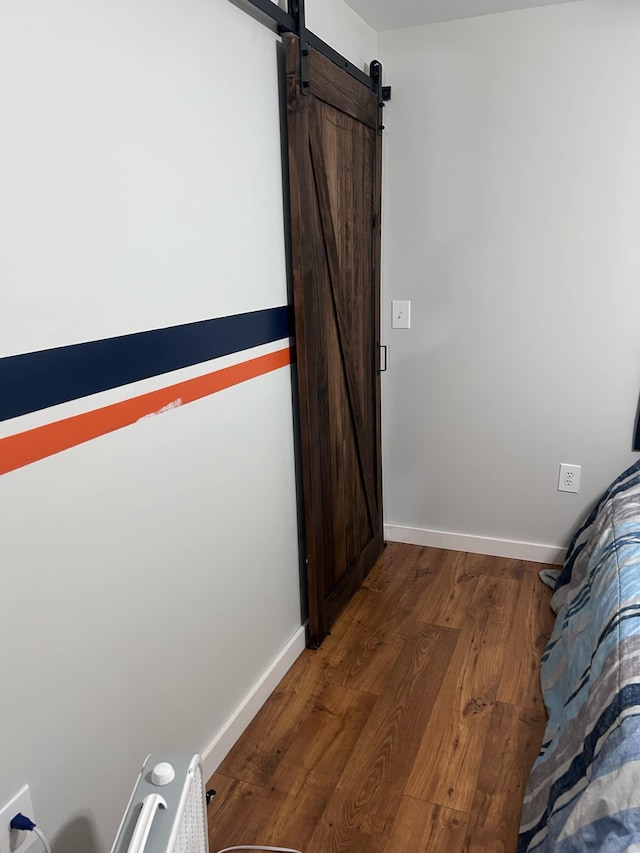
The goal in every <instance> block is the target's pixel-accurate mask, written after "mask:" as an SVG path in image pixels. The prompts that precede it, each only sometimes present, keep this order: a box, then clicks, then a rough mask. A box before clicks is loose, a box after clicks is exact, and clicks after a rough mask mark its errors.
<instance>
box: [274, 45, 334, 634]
mask: <svg viewBox="0 0 640 853" xmlns="http://www.w3.org/2000/svg"><path fill="white" fill-rule="evenodd" d="M284 45H285V54H286V66H287V121H288V130H289V132H288V146H289V158H288V164H289V203H290V207H289V210H290V215H291V253H292V267H293V288H294V319H295V353H296V376H297V385H298V395H297V396H298V412H299V425H300V457H301V466H300V467H301V472H302V485H303V493H304V525H305V539H306V548H307V557H308V558H309V557H310V562H308V564H307V588H308V589H307V600H308V606H309V622H310V634H311V638H312V640H315V639H316V638H318V637H321V636H322V635H323V633H324V615H323V602H324V599H325V574H324V571H323V567H322V566H321V565H317V564H316V561H317V560H318V558H319V555H321V554H322V549H323V548H324V547H326V543H325V541H324V529H323V527H324V525H323V505H322V464H323V456H322V454H321V453H319V452H318V448H317V447H315V446H314V440H313V439H314V429H313V425H314V422H315V407H314V406H313V403H314V399H315V391H314V386H315V383H316V381H317V380H316V371H317V370H318V369H319V368H320V367H321V365H322V358H323V354H322V353H319V354H318V355H319V357H320V362H319V363H318V362H317V361H316V359H315V358H314V355H315V354H314V353H313V352H312V345H313V316H312V315H311V316H309V318H308V316H307V315H308V314H310V309H311V307H312V305H308V304H307V302H306V301H305V300H304V299H303V298H302V295H303V293H304V290H305V287H307V286H308V284H309V269H308V262H307V257H306V250H305V240H304V234H305V230H306V228H307V227H308V226H307V225H306V224H305V223H306V220H307V207H308V194H309V190H310V180H309V171H310V164H309V158H308V154H307V151H308V142H307V140H308V138H309V105H310V101H309V99H308V98H307V99H305V98H304V97H303V96H301V95H300V90H299V82H300V64H299V63H300V53H299V43H298V41H297V39H295V38H294V37H293V36H291V37H288V38H285V39H284ZM307 319H309V321H310V322H309V323H307ZM307 326H309V328H307Z"/></svg>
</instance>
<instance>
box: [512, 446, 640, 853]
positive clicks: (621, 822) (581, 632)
mask: <svg viewBox="0 0 640 853" xmlns="http://www.w3.org/2000/svg"><path fill="white" fill-rule="evenodd" d="M551 605H552V607H553V609H554V610H555V611H556V613H557V619H556V623H555V627H554V630H553V634H552V635H551V639H550V641H549V645H548V646H547V648H546V649H545V653H544V656H543V658H542V672H541V678H542V689H543V693H544V698H545V703H546V705H547V710H548V712H549V724H548V726H547V730H546V732H545V736H544V742H543V745H542V749H541V752H540V755H539V756H538V758H537V760H536V762H535V764H534V765H533V769H532V771H531V776H530V777H529V782H528V785H527V791H526V795H525V798H524V803H523V808H522V819H521V825H520V839H519V845H518V850H519V852H520V853H524V851H536V853H551V851H553V853H568V851H585V850H598V851H607V853H618V851H634V853H640V462H638V463H636V464H635V465H633V466H632V467H631V468H629V470H628V471H625V473H624V474H622V475H621V476H620V477H619V478H618V479H617V480H616V481H615V482H614V483H613V484H612V485H611V486H610V488H609V489H608V491H607V492H606V493H605V495H604V496H603V498H602V499H601V501H600V502H599V504H598V506H597V507H596V508H595V509H594V511H593V512H592V513H591V516H590V517H589V519H588V520H587V522H586V523H585V524H584V525H583V527H582V528H581V529H580V530H579V531H578V533H577V534H576V535H575V537H574V539H573V541H572V543H571V546H570V548H569V551H568V553H567V559H566V563H565V567H564V570H563V572H562V574H561V575H560V578H559V579H558V582H557V585H556V589H555V592H554V594H553V598H552V599H551Z"/></svg>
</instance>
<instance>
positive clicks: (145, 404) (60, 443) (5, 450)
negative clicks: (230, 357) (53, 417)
mask: <svg viewBox="0 0 640 853" xmlns="http://www.w3.org/2000/svg"><path fill="white" fill-rule="evenodd" d="M290 363H291V349H290V347H286V348H285V349H281V350H277V351H276V352H271V353H267V355H261V356H258V357H257V358H251V359H249V360H248V361H243V362H241V363H240V364H234V365H232V366H231V367H224V368H222V369H221V370H215V371H213V373H207V374H205V375H204V376H197V377H196V378H195V379H187V380H185V381H184V382H178V383H177V384H176V385H170V386H169V387H168V388H161V389H160V390H159V391H151V392H149V393H148V394H141V395H140V396H139V397H133V398H132V399H131V400H122V401H121V402H119V403H112V404H111V405H109V406H103V407H102V408H101V409H94V410H93V411H91V412H83V413H82V414H80V415H74V416H73V417H70V418H64V419H63V420H61V421H55V422H54V423H51V424H44V425H43V426H39V427H35V429H30V430H26V432H20V433H18V434H17V435H10V436H8V437H7V438H0V475H2V474H6V473H8V472H9V471H15V470H16V468H22V467H23V466H24V465H30V464H31V463H32V462H37V461H38V460H40V459H44V458H45V457H47V456H53V454H54V453H60V452H61V451H62V450H68V449H69V448H70V447H75V446H76V445H77V444H83V443H84V442H85V441H91V439H93V438H98V437H99V436H101V435H106V434H107V433H109V432H115V430H118V429H122V428H123V427H126V426H131V424H134V423H136V421H139V420H140V419H141V418H144V417H147V416H149V415H156V414H160V413H162V412H163V411H168V410H169V409H173V408H176V407H178V406H183V405H185V404H186V403H192V402H193V401H194V400H200V399H202V398H203V397H208V396H209V395H210V394H215V393H216V391H222V390H224V389H225V388H230V387H231V386H232V385H239V384H240V383H241V382H246V381H247V380H248V379H254V378H255V377H256V376H262V375H264V374H265V373H270V372H271V371H272V370H277V369H278V368H280V367H285V366H286V365H287V364H290Z"/></svg>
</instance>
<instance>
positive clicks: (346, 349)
mask: <svg viewBox="0 0 640 853" xmlns="http://www.w3.org/2000/svg"><path fill="white" fill-rule="evenodd" d="M319 116H320V110H318V109H317V108H316V109H314V110H313V111H312V117H311V126H310V128H309V132H310V135H309V148H310V154H311V168H312V172H313V177H314V182H315V196H316V199H317V203H318V212H319V214H320V223H321V229H322V236H323V238H324V250H325V254H326V263H327V267H328V270H329V281H330V284H331V295H332V301H333V307H334V310H335V317H336V325H337V331H338V339H339V343H340V354H341V359H342V368H343V371H344V376H345V380H346V388H347V395H348V399H349V408H350V411H351V419H352V423H353V430H354V434H355V439H356V445H357V447H358V461H359V465H360V475H361V477H362V482H363V484H364V489H365V495H366V498H367V505H368V508H369V518H370V523H371V529H372V531H373V530H375V528H376V521H377V517H378V508H377V503H376V488H375V481H374V480H373V478H372V472H371V454H370V453H369V452H368V449H367V444H366V441H365V426H364V421H363V417H362V409H361V407H360V405H359V400H358V397H359V387H358V384H359V383H358V374H357V371H356V365H355V362H354V353H353V349H352V347H351V344H350V340H349V326H350V324H351V323H352V322H353V318H349V316H348V313H347V311H346V310H345V306H344V303H343V300H342V294H341V292H340V289H339V288H338V281H339V280H340V276H341V272H340V260H339V255H338V242H337V238H336V230H335V225H334V221H333V213H332V205H331V199H330V196H329V187H328V183H327V164H326V160H325V156H324V151H323V148H322V144H321V140H322V124H321V122H320V120H319ZM370 369H371V377H372V378H373V373H374V369H375V368H374V365H373V364H371V365H370Z"/></svg>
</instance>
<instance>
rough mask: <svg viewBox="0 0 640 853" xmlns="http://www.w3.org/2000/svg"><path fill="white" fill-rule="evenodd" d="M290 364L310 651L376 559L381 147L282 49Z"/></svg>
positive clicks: (340, 83) (326, 84)
mask: <svg viewBox="0 0 640 853" xmlns="http://www.w3.org/2000/svg"><path fill="white" fill-rule="evenodd" d="M285 43H286V62H287V106H288V111H287V112H288V127H289V170H290V192H291V216H292V225H291V231H292V233H291V236H292V250H293V277H294V308H295V329H296V356H297V366H298V367H297V369H298V392H299V401H300V402H299V405H300V430H301V447H302V454H301V455H302V475H303V486H304V503H305V529H306V543H307V580H308V590H309V619H310V636H309V643H310V645H312V646H317V645H318V644H319V643H321V642H322V640H323V638H324V637H325V636H326V634H327V632H328V631H329V629H330V627H331V624H332V622H333V621H334V620H335V618H336V616H337V615H338V613H339V612H340V610H341V609H342V608H343V607H344V605H345V604H346V603H347V602H348V600H349V599H350V598H351V596H352V595H353V593H354V592H355V590H356V589H357V588H358V587H359V586H360V584H361V583H362V580H363V579H364V578H365V576H366V575H367V573H368V572H369V570H370V569H371V567H372V566H373V564H374V563H375V561H376V559H377V558H378V556H379V554H380V552H381V550H382V547H383V532H382V473H381V450H380V377H379V374H378V372H377V367H378V337H379V325H380V310H379V305H380V264H379V262H380V193H381V179H380V172H381V140H382V137H381V136H379V135H378V133H377V125H378V115H377V98H376V95H375V94H374V93H373V92H372V91H370V90H369V89H367V87H366V86H364V85H362V84H361V83H359V82H358V81H357V80H354V79H353V78H352V77H350V76H349V75H348V74H346V73H345V72H344V71H343V70H342V69H341V68H339V67H338V66H337V65H334V64H333V63H332V62H331V61H330V60H328V59H327V58H326V57H324V56H322V55H321V54H319V53H317V52H315V51H314V50H310V52H309V56H308V78H309V86H308V87H307V88H306V94H303V93H302V92H301V84H300V53H299V42H298V39H297V38H296V37H294V36H289V37H287V38H286V39H285Z"/></svg>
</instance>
